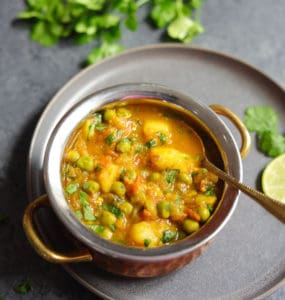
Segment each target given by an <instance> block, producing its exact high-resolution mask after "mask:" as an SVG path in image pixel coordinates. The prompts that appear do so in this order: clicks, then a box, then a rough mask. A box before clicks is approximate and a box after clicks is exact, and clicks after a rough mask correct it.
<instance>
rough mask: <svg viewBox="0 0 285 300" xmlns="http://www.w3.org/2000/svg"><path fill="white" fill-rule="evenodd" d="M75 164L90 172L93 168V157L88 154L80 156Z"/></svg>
mask: <svg viewBox="0 0 285 300" xmlns="http://www.w3.org/2000/svg"><path fill="white" fill-rule="evenodd" d="M77 166H78V167H79V168H80V169H82V170H86V171H89V172H92V171H93V170H94V168H95V166H94V160H93V158H92V157H90V156H88V155H83V156H81V157H80V158H79V159H78V161H77Z"/></svg>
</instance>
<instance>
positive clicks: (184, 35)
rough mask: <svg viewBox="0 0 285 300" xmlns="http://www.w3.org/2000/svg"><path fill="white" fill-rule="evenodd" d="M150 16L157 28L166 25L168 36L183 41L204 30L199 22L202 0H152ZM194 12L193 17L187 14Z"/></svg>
mask: <svg viewBox="0 0 285 300" xmlns="http://www.w3.org/2000/svg"><path fill="white" fill-rule="evenodd" d="M152 3H153V8H152V10H151V18H152V20H153V21H154V22H155V24H156V26H157V27H158V28H163V27H166V30H167V33H168V36H169V37H170V38H172V39H175V40H178V41H180V42H183V43H189V42H191V41H192V39H193V38H194V37H195V36H196V35H198V34H200V33H202V32H204V28H203V26H202V25H201V24H200V21H199V17H200V7H201V4H202V0H192V1H187V3H186V2H185V1H183V0H177V1H173V0H153V1H152ZM193 14H195V18H194V19H193V18H190V17H189V16H191V15H193Z"/></svg>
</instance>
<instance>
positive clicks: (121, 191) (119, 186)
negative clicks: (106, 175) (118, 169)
mask: <svg viewBox="0 0 285 300" xmlns="http://www.w3.org/2000/svg"><path fill="white" fill-rule="evenodd" d="M111 191H112V192H113V193H115V194H117V195H118V196H119V197H123V196H125V193H126V187H125V185H124V184H123V183H122V182H121V181H115V182H114V183H113V184H112V186H111Z"/></svg>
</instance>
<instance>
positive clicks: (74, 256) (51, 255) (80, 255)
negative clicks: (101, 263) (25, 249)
mask: <svg viewBox="0 0 285 300" xmlns="http://www.w3.org/2000/svg"><path fill="white" fill-rule="evenodd" d="M48 205H49V200H48V197H47V195H42V196H40V197H39V198H37V199H36V200H34V201H33V202H31V203H30V204H29V205H28V206H27V208H26V210H25V213H24V217H23V227H24V230H25V233H26V235H27V238H28V240H29V242H30V243H31V245H32V246H33V248H34V249H35V250H36V252H37V253H38V254H39V255H40V256H42V257H43V258H44V259H45V260H47V261H50V262H54V263H71V262H83V261H92V260H93V257H92V255H91V253H90V251H89V250H88V249H82V250H78V251H77V252H75V253H71V254H63V253H58V252H56V251H54V250H52V249H50V248H49V247H47V246H46V245H45V244H44V243H43V242H42V240H41V239H40V238H39V235H38V233H37V231H36V229H35V227H34V222H33V217H34V213H35V210H36V209H38V208H40V207H43V206H48Z"/></svg>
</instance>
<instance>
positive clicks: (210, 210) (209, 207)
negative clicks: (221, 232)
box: [207, 204, 214, 212]
mask: <svg viewBox="0 0 285 300" xmlns="http://www.w3.org/2000/svg"><path fill="white" fill-rule="evenodd" d="M207 208H208V210H209V212H213V210H214V208H213V206H211V205H209V204H208V205H207Z"/></svg>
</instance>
